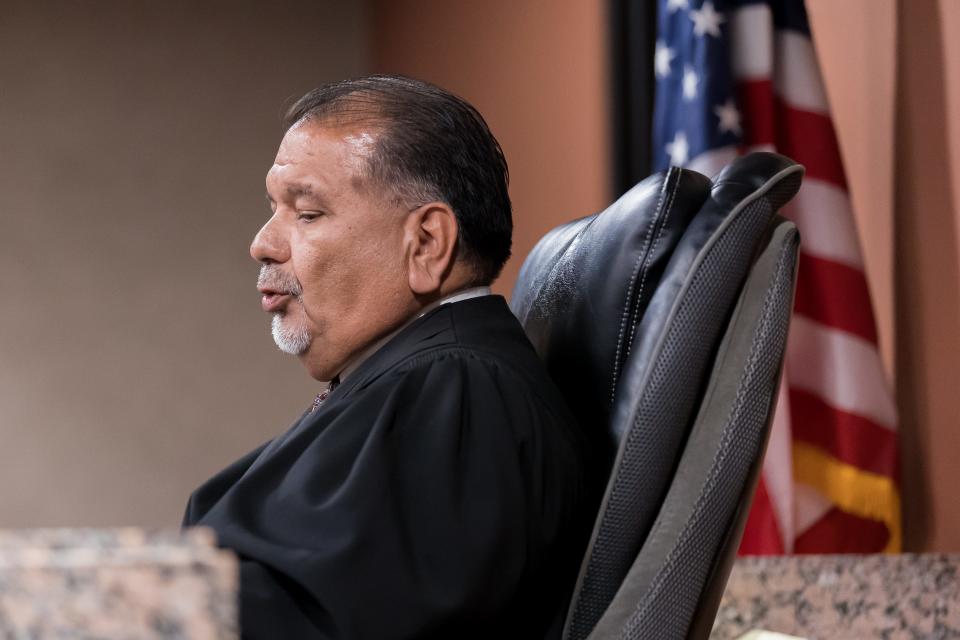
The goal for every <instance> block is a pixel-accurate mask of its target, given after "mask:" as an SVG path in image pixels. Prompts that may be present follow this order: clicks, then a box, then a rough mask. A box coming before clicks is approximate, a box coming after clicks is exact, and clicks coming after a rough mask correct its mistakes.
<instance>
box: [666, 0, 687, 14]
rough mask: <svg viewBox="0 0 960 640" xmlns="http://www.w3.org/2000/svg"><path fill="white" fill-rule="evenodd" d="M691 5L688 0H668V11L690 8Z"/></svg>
mask: <svg viewBox="0 0 960 640" xmlns="http://www.w3.org/2000/svg"><path fill="white" fill-rule="evenodd" d="M688 8H690V5H689V4H688V3H687V0H667V13H673V12H674V11H676V10H677V9H688Z"/></svg>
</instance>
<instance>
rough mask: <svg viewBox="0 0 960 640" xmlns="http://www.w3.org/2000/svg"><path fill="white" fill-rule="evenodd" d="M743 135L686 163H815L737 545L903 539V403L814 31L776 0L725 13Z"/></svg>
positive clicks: (832, 547)
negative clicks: (779, 159) (894, 388)
mask: <svg viewBox="0 0 960 640" xmlns="http://www.w3.org/2000/svg"><path fill="white" fill-rule="evenodd" d="M728 20H729V24H730V43H731V44H730V56H731V60H730V63H731V67H732V69H733V76H734V79H735V82H736V95H737V103H738V107H739V109H740V112H741V116H742V123H743V129H744V147H743V148H740V149H736V148H732V147H728V148H721V149H715V150H712V151H710V152H708V153H704V154H701V155H700V156H698V157H696V158H693V160H692V161H691V162H690V163H689V164H688V166H689V167H690V168H693V169H695V170H699V171H701V172H704V173H706V174H707V175H713V174H714V173H716V171H718V170H719V169H720V168H721V167H722V166H723V165H725V164H726V163H728V162H729V161H730V159H732V157H733V156H734V155H736V154H737V153H738V152H742V151H745V150H753V149H770V150H775V151H777V152H779V153H782V154H784V155H787V156H789V157H791V158H793V159H794V160H796V161H798V162H800V163H801V164H803V165H804V166H805V167H806V170H807V173H806V177H805V179H804V184H803V187H802V188H801V190H800V193H799V194H798V195H797V197H796V198H795V199H794V201H793V202H791V203H790V205H789V206H788V207H786V208H785V210H784V212H783V214H784V215H786V216H787V217H789V218H790V219H792V220H793V221H794V222H795V223H796V225H797V227H798V228H799V229H800V234H801V256H800V268H799V275H798V283H797V298H796V304H795V307H794V319H793V324H792V326H791V331H790V339H789V344H788V349H787V362H786V368H785V372H784V379H783V386H782V389H781V394H780V402H779V404H778V409H777V414H776V418H775V420H774V429H773V434H772V436H771V442H770V445H769V447H768V451H767V456H766V459H765V461H764V467H763V478H762V482H761V486H760V488H759V490H758V493H757V497H756V498H755V501H754V507H753V510H752V512H751V515H750V520H749V522H748V530H747V532H746V533H745V536H744V541H743V544H742V546H741V552H744V553H791V552H838V551H848V552H849V551H860V552H869V551H881V550H883V549H884V548H886V549H888V550H895V548H896V547H897V545H898V544H899V502H898V496H897V490H896V487H897V473H898V468H897V460H898V442H897V433H896V429H897V415H896V408H895V406H894V404H893V401H892V397H891V393H890V389H889V387H888V384H887V381H886V380H885V379H884V375H883V367H882V364H881V361H880V356H879V352H878V346H877V334H876V325H875V322H874V317H873V311H872V307H871V304H870V294H869V289H868V286H867V281H866V279H865V277H864V267H863V259H862V256H861V253H860V248H859V242H858V238H857V233H856V228H855V225H854V219H853V214H852V211H851V206H850V200H849V196H848V193H847V184H846V178H845V175H844V170H843V164H842V161H841V157H840V150H839V147H838V144H837V138H836V134H835V132H834V129H833V124H832V122H831V119H830V111H829V106H828V103H827V97H826V92H825V90H824V86H823V82H822V80H821V76H820V73H819V68H818V66H817V59H816V53H815V51H814V48H813V43H812V42H811V40H810V38H809V37H808V36H807V35H806V34H804V33H801V32H798V31H792V30H788V29H775V28H774V20H773V16H772V15H771V12H770V9H769V7H768V6H766V5H764V4H754V5H747V6H744V7H742V8H739V9H736V10H734V11H733V12H732V13H731V14H730V15H729V16H728Z"/></svg>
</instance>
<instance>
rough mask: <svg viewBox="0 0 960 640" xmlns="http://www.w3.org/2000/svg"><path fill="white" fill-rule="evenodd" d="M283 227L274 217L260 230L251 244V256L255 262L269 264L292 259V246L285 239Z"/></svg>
mask: <svg viewBox="0 0 960 640" xmlns="http://www.w3.org/2000/svg"><path fill="white" fill-rule="evenodd" d="M281 226H282V225H281V224H280V222H279V221H278V220H277V216H276V215H274V216H273V217H271V218H270V219H269V220H267V223H266V224H265V225H263V227H261V228H260V231H258V232H257V235H255V236H254V237H253V242H252V243H251V244H250V255H251V256H252V257H253V259H254V260H256V261H257V262H261V263H264V264H268V263H272V262H278V263H282V262H286V261H287V260H288V259H289V258H290V245H289V244H288V243H287V241H286V239H285V238H284V235H283V230H282V229H281Z"/></svg>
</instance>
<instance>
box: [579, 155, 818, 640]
mask: <svg viewBox="0 0 960 640" xmlns="http://www.w3.org/2000/svg"><path fill="white" fill-rule="evenodd" d="M802 175H803V168H802V167H801V166H800V165H797V164H796V163H794V162H792V161H791V160H789V159H788V158H784V157H783V156H778V155H776V154H771V153H755V154H750V155H748V156H745V157H743V158H739V159H737V160H736V161H735V162H733V163H732V164H731V165H730V166H728V167H727V168H726V169H724V170H723V171H722V172H721V173H720V174H719V175H718V176H717V177H716V178H715V179H714V180H713V185H712V190H711V194H710V197H709V198H708V199H707V200H706V201H705V203H704V204H703V205H702V206H701V208H700V211H699V212H697V214H696V215H695V216H694V217H693V219H692V220H691V221H690V223H689V224H688V225H687V228H686V229H685V230H684V232H683V235H682V236H681V238H680V239H679V241H678V242H677V244H676V247H675V248H674V250H673V252H672V254H671V256H670V260H669V262H668V264H667V266H666V267H665V268H664V270H663V274H662V275H661V277H660V279H659V283H658V286H657V289H656V290H655V291H654V292H653V294H652V295H651V297H650V301H649V303H648V305H647V308H646V309H645V311H644V313H643V315H642V319H641V320H640V322H639V325H638V327H637V329H636V331H635V337H634V338H633V349H632V350H631V352H630V354H629V355H628V357H627V359H626V361H625V362H624V365H623V372H622V374H621V376H620V378H619V380H618V381H617V387H616V390H615V394H614V399H613V402H612V405H611V410H610V424H609V425H608V428H609V429H610V430H611V431H612V432H613V433H614V434H615V437H616V441H617V442H618V445H619V447H618V450H617V453H616V457H615V459H614V462H613V465H612V469H611V471H610V473H609V478H608V480H607V484H606V490H605V493H604V495H603V498H602V501H601V503H600V508H599V513H598V515H597V518H596V521H595V523H594V527H593V532H592V535H591V538H590V542H589V545H588V547H587V550H586V554H585V557H584V560H583V563H582V564H581V568H580V574H579V576H578V580H577V584H576V586H575V589H574V593H573V597H572V600H571V603H570V608H569V611H568V614H567V620H566V624H565V628H564V638H565V640H582V639H583V638H586V637H587V636H588V635H590V634H591V632H592V631H593V630H594V627H595V626H596V624H597V623H598V621H599V620H600V619H601V616H603V615H604V612H605V611H607V608H608V606H610V604H611V602H612V600H613V598H614V596H615V594H617V592H618V590H619V589H620V588H621V585H622V583H623V582H624V579H625V578H626V576H627V573H628V571H629V570H630V568H631V566H632V565H633V563H634V560H635V559H636V558H637V554H638V553H639V552H640V550H641V547H642V546H643V544H644V541H645V540H646V539H647V534H648V532H649V531H650V528H651V526H652V525H653V523H654V519H655V518H656V517H657V514H658V512H660V509H661V504H662V502H663V500H664V497H665V495H666V493H667V490H668V488H669V487H670V483H671V481H672V479H673V477H674V473H675V469H676V465H677V460H678V458H679V456H680V453H681V451H682V450H683V446H684V443H685V442H686V440H687V436H688V433H689V429H690V425H691V423H692V421H693V417H694V416H695V415H696V409H697V407H698V405H699V402H700V399H701V398H702V396H703V390H704V387H705V384H706V379H707V376H708V374H709V371H710V366H711V363H712V362H713V359H714V356H715V354H716V352H717V347H718V345H719V342H720V338H721V336H722V333H723V331H724V329H725V328H726V326H727V321H728V319H729V317H730V314H731V312H732V310H733V307H734V304H735V303H736V301H737V298H738V296H739V294H740V291H741V288H742V286H743V283H744V280H745V278H746V276H747V273H748V271H749V270H750V266H751V264H752V259H753V257H754V255H755V253H756V251H757V250H758V248H759V247H760V245H761V240H762V239H763V237H764V235H765V233H766V232H767V229H768V227H769V224H770V222H771V220H772V218H773V216H774V214H775V212H776V211H777V210H778V209H779V208H780V207H781V206H782V205H783V204H785V203H786V202H787V201H788V200H789V199H790V198H791V197H793V195H794V194H795V193H796V192H797V190H798V189H799V186H800V181H801V179H802ZM610 277H611V278H612V277H616V274H610ZM583 335H589V331H586V332H585V333H584V334H583Z"/></svg>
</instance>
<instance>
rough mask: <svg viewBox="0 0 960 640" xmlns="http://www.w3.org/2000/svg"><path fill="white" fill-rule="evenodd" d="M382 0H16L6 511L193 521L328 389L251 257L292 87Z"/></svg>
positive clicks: (3, 80)
mask: <svg viewBox="0 0 960 640" xmlns="http://www.w3.org/2000/svg"><path fill="white" fill-rule="evenodd" d="M366 20H367V18H366V15H365V12H364V8H363V3H342V2H334V1H332V0H331V1H329V2H317V1H314V0H284V1H283V2H253V1H250V2H227V1H226V0H221V1H211V2H202V3H195V2H190V1H188V0H178V1H174V2H170V1H166V2H145V1H137V2H127V1H120V0H111V1H107V0H100V1H97V2H93V1H90V2H69V1H66V0H61V1H57V2H27V1H22V2H4V5H3V10H2V17H0V295H2V303H0V433H2V438H3V445H2V447H0V526H37V525H68V524H69V525H117V524H148V525H159V524H178V523H179V518H180V515H181V513H182V508H183V505H184V503H185V500H186V498H187V495H188V493H189V491H190V490H191V489H192V488H193V487H194V486H196V485H197V484H198V483H199V482H201V481H202V480H204V479H205V478H206V477H208V476H209V475H211V474H212V473H213V472H214V471H216V470H218V469H219V468H220V467H222V466H223V465H224V464H226V463H228V462H230V461H231V460H232V459H234V458H235V457H237V456H238V455H239V454H241V453H243V452H245V451H246V450H248V449H250V448H252V447H253V446H255V445H257V444H259V443H260V442H261V441H263V440H265V439H267V438H268V437H269V436H270V435H271V434H274V433H276V432H278V431H280V430H283V429H285V428H286V426H287V425H288V424H289V422H290V421H292V420H293V419H294V418H295V417H296V416H297V415H298V413H299V410H300V408H301V406H306V404H308V403H309V402H310V400H311V399H312V391H313V389H312V386H313V385H311V384H310V383H309V379H308V378H307V376H306V375H305V374H304V373H303V372H302V370H301V369H300V367H299V365H298V364H297V363H296V362H295V361H293V360H291V359H289V357H287V356H282V355H281V354H279V352H277V351H276V350H275V348H274V347H273V346H272V342H271V340H270V338H269V336H268V334H267V326H268V323H267V319H266V318H265V317H264V314H262V312H260V310H259V302H258V297H257V294H256V291H255V290H254V282H255V277H256V265H255V264H254V262H253V261H252V260H251V259H250V258H249V256H248V255H247V247H248V245H249V242H250V239H251V237H252V236H253V234H254V233H255V231H256V230H257V228H258V227H259V225H260V224H262V222H263V221H264V220H265V219H266V213H267V211H268V209H267V207H266V204H265V202H264V196H263V193H264V187H263V176H264V173H265V171H266V169H267V168H268V167H269V164H270V161H271V160H272V158H273V153H274V151H275V148H276V144H277V143H278V141H279V138H280V134H281V130H280V125H279V113H280V111H281V107H282V103H283V101H284V100H286V99H288V98H290V97H292V96H297V95H299V94H301V93H303V92H304V91H305V90H306V89H308V88H310V87H312V86H315V85H316V84H318V83H320V82H323V81H326V80H330V79H333V78H339V77H342V76H344V75H354V74H358V73H362V72H364V71H365V70H366V66H367V60H366V32H365V23H366Z"/></svg>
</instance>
